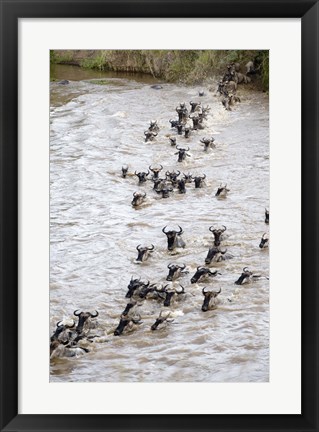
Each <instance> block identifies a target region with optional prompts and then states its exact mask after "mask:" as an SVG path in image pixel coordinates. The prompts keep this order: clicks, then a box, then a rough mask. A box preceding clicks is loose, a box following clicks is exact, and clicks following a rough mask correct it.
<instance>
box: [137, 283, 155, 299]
mask: <svg viewBox="0 0 319 432" xmlns="http://www.w3.org/2000/svg"><path fill="white" fill-rule="evenodd" d="M154 291H156V285H154V284H151V285H149V284H146V285H144V286H142V287H141V288H140V289H139V293H138V295H139V297H140V298H142V299H145V298H146V297H147V294H149V293H152V292H154Z"/></svg>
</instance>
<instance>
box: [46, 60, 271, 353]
mask: <svg viewBox="0 0 319 432" xmlns="http://www.w3.org/2000/svg"><path fill="white" fill-rule="evenodd" d="M238 68H239V66H238V64H234V63H232V64H230V65H228V66H227V71H226V73H225V74H224V76H223V77H222V79H221V80H220V81H219V82H218V85H217V90H216V92H217V94H218V95H219V98H220V101H221V103H222V105H223V106H224V108H225V109H226V110H231V109H232V107H233V106H234V105H235V104H236V103H238V102H240V98H239V97H238V96H237V86H238V84H241V83H248V82H250V80H251V78H250V77H251V75H253V74H254V73H255V72H256V71H255V69H254V65H253V63H252V62H249V63H247V65H246V74H241V73H240V72H239V71H238ZM154 87H155V88H160V86H154ZM212 90H213V89H210V91H212ZM198 96H199V98H200V97H202V96H204V91H203V90H201V91H199V93H198ZM176 113H177V116H178V118H176V119H170V120H168V121H169V123H170V125H171V129H172V133H171V134H169V136H168V137H167V138H168V143H169V145H170V146H171V147H173V148H175V149H176V152H175V155H177V161H176V163H177V164H178V165H179V166H182V163H183V161H185V160H186V159H187V158H190V157H191V155H190V154H189V153H188V152H189V146H186V147H182V146H180V145H178V144H177V139H183V137H184V138H185V139H186V140H190V138H191V137H192V135H194V131H200V130H204V129H205V121H206V119H207V118H208V116H209V115H210V107H209V106H206V107H204V106H202V103H201V101H200V100H198V101H196V102H194V101H190V106H189V107H187V105H186V103H184V102H182V103H180V104H179V105H178V106H177V107H176ZM159 133H160V126H159V125H158V122H157V120H152V121H151V122H150V125H149V127H148V129H147V130H146V131H144V141H145V142H146V143H147V142H152V141H155V142H156V139H157V136H158V134H159ZM178 137H180V138H178ZM200 144H201V145H202V146H203V149H204V151H206V152H207V151H209V150H210V149H212V148H216V143H215V138H214V137H206V136H204V137H202V138H201V139H200ZM163 170H164V168H163V165H161V164H151V165H149V167H148V169H147V170H146V171H139V172H138V171H136V170H135V171H134V172H129V167H128V165H124V166H122V170H121V172H120V175H121V176H122V178H123V179H128V178H135V177H136V178H137V184H138V185H144V186H146V185H148V184H150V185H151V189H150V192H149V193H147V194H146V192H143V193H141V192H140V191H136V192H134V193H133V197H132V201H131V206H132V207H133V208H135V209H143V207H144V205H145V203H146V202H147V200H148V199H152V197H153V199H158V198H163V199H167V198H170V197H173V196H174V194H176V193H177V194H185V193H186V192H187V189H188V188H191V187H194V188H195V189H197V188H203V187H205V178H206V174H205V173H202V174H201V175H192V174H191V173H190V172H187V173H183V172H181V170H179V169H176V170H175V169H174V170H172V171H169V170H166V171H165V170H164V171H163ZM162 173H165V174H164V175H163V174H162ZM229 192H230V189H229V187H228V186H227V184H220V186H219V187H218V188H217V190H216V192H215V197H216V198H217V199H222V200H224V199H227V194H228V193H229ZM148 196H150V198H148ZM264 218H265V219H264V221H265V223H266V224H269V210H268V209H265V216H264ZM208 229H209V231H210V232H211V233H212V244H211V246H210V247H209V250H208V252H207V256H206V258H205V266H204V265H198V266H197V269H196V272H195V273H194V274H193V275H192V276H191V278H190V284H204V286H203V287H202V289H201V292H202V295H203V298H202V302H201V304H199V305H198V307H199V309H200V310H201V311H202V312H207V311H208V310H212V309H214V308H216V307H217V305H218V296H219V294H220V293H221V288H219V289H218V290H216V289H213V288H212V285H214V282H213V281H214V278H216V277H217V276H218V275H220V274H221V273H219V271H218V270H216V269H215V270H214V269H211V268H210V267H209V266H210V265H211V264H213V263H217V262H223V261H225V260H228V259H232V258H233V256H232V255H231V254H229V253H227V249H226V248H223V247H222V243H223V240H224V238H225V231H226V230H227V227H226V226H225V225H221V226H215V225H211V226H209V227H208ZM161 231H162V233H163V234H164V235H165V236H166V239H167V251H168V253H173V254H174V253H175V252H174V251H175V250H176V249H178V248H185V246H186V244H185V242H184V240H183V238H182V235H183V228H182V227H181V226H179V225H178V229H169V228H168V227H167V226H164V227H162V228H161ZM268 245H269V234H268V233H264V234H263V235H262V237H261V239H260V242H259V247H260V249H264V248H267V247H268ZM155 249H156V246H155V245H154V244H150V245H143V244H138V245H137V246H136V250H137V257H136V260H135V262H136V263H139V264H143V263H145V262H146V261H147V260H148V259H149V258H150V257H151V255H152V253H153V252H154V250H155ZM167 267H168V274H167V277H166V282H167V283H165V284H160V283H157V282H153V283H151V282H150V281H149V280H145V281H143V280H142V278H141V277H138V278H135V277H133V276H132V277H131V280H130V281H129V283H128V286H127V293H126V295H125V298H126V299H128V302H127V304H126V306H125V307H124V309H123V311H122V313H120V314H119V322H118V325H117V327H116V328H113V329H112V330H111V331H110V332H109V336H111V335H112V334H113V335H114V336H120V335H122V334H125V333H128V332H129V331H132V330H134V329H135V328H136V327H137V326H140V325H141V324H142V317H141V313H140V310H141V308H142V306H143V304H144V302H149V301H156V302H158V303H159V304H160V305H161V309H160V311H159V314H158V315H157V316H155V317H154V319H153V321H152V324H151V326H150V329H151V330H152V332H154V331H155V330H157V329H158V328H159V327H161V326H162V325H163V324H165V323H170V322H172V321H174V319H175V318H176V316H177V315H176V314H175V313H174V310H172V309H171V305H172V304H173V303H174V301H175V299H176V300H178V301H180V300H183V298H185V294H187V290H188V288H187V287H186V286H185V283H184V284H183V285H182V284H180V283H179V280H180V278H182V277H184V279H185V275H187V274H188V273H189V272H188V270H187V266H186V265H185V264H181V263H177V262H175V263H174V262H173V263H169V264H168V266H167ZM260 278H267V279H268V277H266V276H262V275H260V274H257V273H255V272H252V271H250V270H249V268H248V267H244V268H243V270H242V273H241V274H240V275H239V277H237V279H236V280H235V282H234V283H235V284H237V285H242V284H245V283H249V282H251V281H254V280H258V279H260ZM176 281H178V282H176ZM177 284H178V286H177ZM228 300H229V301H231V300H230V299H228ZM73 315H74V316H75V317H76V318H77V319H78V322H77V323H76V322H75V320H74V319H68V320H61V321H59V322H58V323H57V324H56V328H55V330H54V332H53V334H52V336H51V338H50V356H51V359H52V358H57V357H77V356H79V355H82V354H85V353H87V352H89V351H90V349H89V345H90V343H92V342H93V341H94V340H98V338H99V336H98V335H96V334H95V333H96V329H97V328H98V322H97V320H96V319H95V318H97V317H98V316H99V312H98V311H94V312H93V313H91V312H84V311H81V310H75V311H74V313H73ZM100 339H101V338H100Z"/></svg>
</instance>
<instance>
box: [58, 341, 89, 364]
mask: <svg viewBox="0 0 319 432" xmlns="http://www.w3.org/2000/svg"><path fill="white" fill-rule="evenodd" d="M88 352H89V350H88V349H87V348H83V347H78V346H73V347H71V346H69V345H67V344H65V343H63V342H60V341H58V340H54V341H52V342H51V343H50V359H51V360H53V359H55V358H61V357H79V356H82V355H84V354H86V353H88Z"/></svg>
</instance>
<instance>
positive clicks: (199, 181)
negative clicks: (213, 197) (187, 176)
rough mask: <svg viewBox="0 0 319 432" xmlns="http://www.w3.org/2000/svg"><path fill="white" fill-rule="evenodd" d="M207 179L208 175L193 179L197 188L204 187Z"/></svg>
mask: <svg viewBox="0 0 319 432" xmlns="http://www.w3.org/2000/svg"><path fill="white" fill-rule="evenodd" d="M205 178H206V174H204V175H203V176H195V177H193V179H194V182H195V188H201V187H203V185H204V180H205Z"/></svg>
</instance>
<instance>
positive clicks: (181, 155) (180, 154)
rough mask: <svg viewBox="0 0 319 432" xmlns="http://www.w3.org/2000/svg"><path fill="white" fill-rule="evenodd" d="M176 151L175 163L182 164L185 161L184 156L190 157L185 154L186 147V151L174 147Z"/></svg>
mask: <svg viewBox="0 0 319 432" xmlns="http://www.w3.org/2000/svg"><path fill="white" fill-rule="evenodd" d="M176 149H177V150H178V152H176V153H174V154H178V159H177V162H183V161H184V160H185V159H186V156H188V157H190V156H191V155H190V154H188V153H187V152H188V151H189V147H187V149H184V148H181V147H178V146H176Z"/></svg>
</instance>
